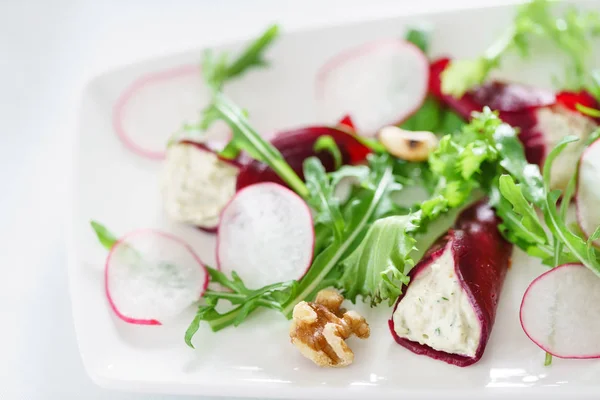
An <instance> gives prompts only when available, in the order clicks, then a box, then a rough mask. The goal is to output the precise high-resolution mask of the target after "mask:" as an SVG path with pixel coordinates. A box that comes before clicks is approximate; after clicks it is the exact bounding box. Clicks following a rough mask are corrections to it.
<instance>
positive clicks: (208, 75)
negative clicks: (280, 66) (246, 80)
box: [202, 25, 279, 90]
mask: <svg viewBox="0 0 600 400" xmlns="http://www.w3.org/2000/svg"><path fill="white" fill-rule="evenodd" d="M278 36H279V27H278V26H277V25H271V26H270V27H269V28H268V29H267V30H266V31H265V32H264V33H263V34H262V35H260V36H259V37H258V38H256V39H255V40H254V41H253V42H252V43H251V44H250V45H249V46H248V47H247V48H246V49H244V51H243V52H242V53H241V54H240V55H239V56H238V57H237V58H236V59H235V60H233V61H232V62H231V63H229V62H228V58H229V54H227V53H222V54H219V55H215V54H214V53H213V51H212V50H206V51H205V52H204V57H203V60H202V74H203V75H204V80H205V81H206V82H207V83H208V84H209V86H210V87H212V88H213V89H214V90H220V89H221V88H222V87H223V85H224V84H225V83H226V82H227V81H229V80H231V79H234V78H237V77H238V76H240V75H242V74H243V73H245V72H246V71H247V70H248V69H250V68H253V67H265V66H267V65H268V63H267V62H266V61H265V59H264V52H265V51H266V50H267V49H268V48H269V46H270V45H271V44H272V43H273V42H274V41H275V39H277V37H278Z"/></svg>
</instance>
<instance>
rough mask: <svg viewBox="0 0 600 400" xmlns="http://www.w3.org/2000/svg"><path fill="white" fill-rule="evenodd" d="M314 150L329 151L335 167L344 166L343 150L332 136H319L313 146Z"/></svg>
mask: <svg viewBox="0 0 600 400" xmlns="http://www.w3.org/2000/svg"><path fill="white" fill-rule="evenodd" d="M313 150H314V151H316V152H319V151H322V150H326V151H328V152H329V153H330V154H331V156H332V157H333V161H334V166H335V169H338V168H340V167H341V166H342V152H341V151H340V148H339V147H338V145H337V143H336V142H335V140H333V138H332V137H331V136H329V135H323V136H319V138H318V139H317V141H316V142H315V145H314V146H313Z"/></svg>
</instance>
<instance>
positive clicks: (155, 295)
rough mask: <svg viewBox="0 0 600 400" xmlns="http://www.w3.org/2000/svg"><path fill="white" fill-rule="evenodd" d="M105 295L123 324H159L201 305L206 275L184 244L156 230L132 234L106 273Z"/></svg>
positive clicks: (113, 250)
mask: <svg viewBox="0 0 600 400" xmlns="http://www.w3.org/2000/svg"><path fill="white" fill-rule="evenodd" d="M104 278H105V289H106V296H107V298H108V302H109V304H110V307H111V308H112V310H113V311H114V312H115V314H116V315H117V316H118V317H119V318H120V319H122V320H123V321H125V322H128V323H131V324H139V325H161V324H162V323H164V322H165V321H167V320H169V319H171V318H173V317H175V316H177V315H178V314H180V313H181V312H182V311H183V310H185V309H186V308H187V307H189V306H190V305H192V304H193V303H195V302H196V301H198V299H200V297H201V296H202V295H203V294H204V290H206V287H207V286H208V272H207V271H206V267H205V266H204V264H203V263H202V261H200V258H198V256H197V255H196V253H194V251H193V250H192V248H191V247H190V246H189V245H188V244H186V243H185V242H183V241H182V240H181V239H179V238H177V237H175V236H172V235H170V234H168V233H163V232H159V231H154V230H138V231H134V232H131V233H129V234H127V235H125V236H124V237H122V238H121V239H119V240H118V241H117V243H115V245H114V246H113V247H112V248H111V250H110V253H109V254H108V257H107V259H106V265H105V270H104Z"/></svg>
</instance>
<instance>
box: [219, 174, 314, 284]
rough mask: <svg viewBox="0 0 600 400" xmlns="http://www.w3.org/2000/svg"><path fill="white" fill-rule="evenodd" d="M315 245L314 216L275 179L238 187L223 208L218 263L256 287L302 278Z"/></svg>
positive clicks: (294, 195)
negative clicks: (239, 188)
mask: <svg viewBox="0 0 600 400" xmlns="http://www.w3.org/2000/svg"><path fill="white" fill-rule="evenodd" d="M314 245H315V235H314V228H313V219H312V215H311V212H310V209H309V207H308V205H307V204H306V203H305V202H304V200H302V198H301V197H300V196H298V195H297V194H296V193H294V192H293V191H291V190H290V189H288V188H286V187H284V186H281V185H279V184H276V183H272V182H264V183H258V184H255V185H251V186H248V187H246V188H244V189H242V190H240V191H239V192H237V193H236V195H235V196H234V198H233V199H232V200H231V201H230V202H229V204H228V205H227V206H226V207H225V208H224V209H223V212H222V213H221V218H220V222H219V231H218V234H217V254H216V258H217V265H218V268H219V270H221V271H223V272H225V273H229V274H231V273H232V272H233V271H235V272H236V273H237V274H238V275H239V276H240V277H241V278H242V280H243V281H244V282H245V283H246V285H247V286H248V287H249V288H251V289H252V288H254V289H256V288H260V287H263V286H266V285H269V284H273V283H278V282H284V281H290V280H299V279H300V278H302V277H303V276H304V274H306V272H307V271H308V269H309V268H310V265H311V263H312V257H313V252H314Z"/></svg>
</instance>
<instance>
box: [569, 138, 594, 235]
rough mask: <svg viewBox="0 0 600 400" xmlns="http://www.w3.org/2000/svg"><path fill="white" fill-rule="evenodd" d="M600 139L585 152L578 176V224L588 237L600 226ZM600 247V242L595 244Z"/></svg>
mask: <svg viewBox="0 0 600 400" xmlns="http://www.w3.org/2000/svg"><path fill="white" fill-rule="evenodd" d="M598 178H600V139H598V140H596V141H595V142H594V143H592V144H591V145H590V146H589V147H588V148H587V149H585V150H584V152H583V154H582V155H581V159H580V160H579V174H578V176H577V196H576V198H575V205H576V207H577V222H578V223H579V227H580V228H581V230H582V231H583V233H585V234H586V235H587V236H588V237H589V236H591V235H592V234H593V233H594V231H595V230H596V228H598V226H600V185H599V184H598ZM594 244H595V245H596V246H600V240H596V241H595V242H594Z"/></svg>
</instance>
